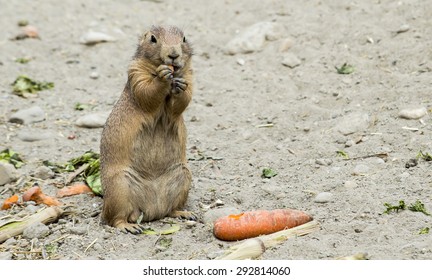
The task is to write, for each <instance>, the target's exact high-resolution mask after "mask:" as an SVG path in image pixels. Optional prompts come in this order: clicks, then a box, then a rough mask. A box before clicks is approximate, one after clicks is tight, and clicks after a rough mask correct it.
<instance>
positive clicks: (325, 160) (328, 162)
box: [315, 158, 333, 166]
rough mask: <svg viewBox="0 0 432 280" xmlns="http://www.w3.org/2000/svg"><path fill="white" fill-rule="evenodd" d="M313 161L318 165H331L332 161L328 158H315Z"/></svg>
mask: <svg viewBox="0 0 432 280" xmlns="http://www.w3.org/2000/svg"><path fill="white" fill-rule="evenodd" d="M315 163H316V164H318V165H324V166H328V165H331V164H332V163H333V161H332V160H331V159H329V158H319V159H316V160H315Z"/></svg>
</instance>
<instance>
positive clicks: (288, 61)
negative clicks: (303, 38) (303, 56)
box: [282, 53, 301, 68]
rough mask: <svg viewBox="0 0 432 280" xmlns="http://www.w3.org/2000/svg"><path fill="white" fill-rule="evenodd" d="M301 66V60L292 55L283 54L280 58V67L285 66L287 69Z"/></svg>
mask: <svg viewBox="0 0 432 280" xmlns="http://www.w3.org/2000/svg"><path fill="white" fill-rule="evenodd" d="M300 64H301V60H300V59H299V58H298V57H297V56H296V55H295V54H292V53H287V54H284V56H283V57H282V65H284V66H287V67H289V68H295V67H297V66H299V65H300Z"/></svg>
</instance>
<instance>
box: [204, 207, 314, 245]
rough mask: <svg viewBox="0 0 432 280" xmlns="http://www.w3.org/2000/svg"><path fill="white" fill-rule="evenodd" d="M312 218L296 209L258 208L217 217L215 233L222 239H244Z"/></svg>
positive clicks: (295, 224) (285, 227)
mask: <svg viewBox="0 0 432 280" xmlns="http://www.w3.org/2000/svg"><path fill="white" fill-rule="evenodd" d="M311 220H312V217H311V216H309V215H308V214H306V213H304V212H302V211H299V210H294V209H276V210H272V211H267V210H256V211H250V212H244V213H241V214H238V215H229V216H225V217H221V218H219V219H217V220H216V221H215V222H214V227H213V233H214V235H215V236H216V237H217V238H219V239H221V240H226V241H233V240H242V239H246V238H251V237H256V236H260V235H264V234H270V233H274V232H277V231H280V230H284V229H289V228H293V227H296V226H299V225H302V224H305V223H307V222H309V221H311Z"/></svg>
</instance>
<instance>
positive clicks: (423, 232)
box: [419, 227, 429, 234]
mask: <svg viewBox="0 0 432 280" xmlns="http://www.w3.org/2000/svg"><path fill="white" fill-rule="evenodd" d="M428 233H429V228H428V227H425V228H422V229H421V230H420V231H419V234H428Z"/></svg>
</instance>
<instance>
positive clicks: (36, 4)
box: [0, 0, 432, 259]
mask: <svg viewBox="0 0 432 280" xmlns="http://www.w3.org/2000/svg"><path fill="white" fill-rule="evenodd" d="M326 2H329V1H300V0H298V1H297V0H295V1H283V0H274V1H246V0H245V1H228V0H225V1H212V2H211V3H210V2H209V3H206V4H203V2H202V1H197V0H192V1H182V3H181V4H180V2H179V1H174V0H172V1H171V0H170V1H168V0H167V1H165V0H161V1H138V0H128V1H102V0H98V1H62V2H61V3H59V2H58V1H52V0H47V1H6V0H1V1H0V6H1V12H0V14H1V17H0V26H2V28H1V31H0V77H1V79H0V100H1V101H0V116H1V118H0V135H1V137H2V138H1V143H0V150H3V149H6V148H10V149H12V150H14V151H16V152H18V153H19V154H21V155H22V156H23V158H24V159H25V161H26V165H24V166H23V167H22V168H20V169H19V170H18V171H19V173H20V177H19V178H21V180H18V181H14V182H10V183H7V184H5V185H4V186H0V201H3V200H4V199H6V198H7V197H10V196H11V195H13V194H15V193H18V194H20V193H22V191H24V190H25V189H26V188H28V187H29V186H30V185H31V184H32V182H35V181H37V182H39V184H40V186H41V187H42V189H43V191H44V192H45V193H47V194H50V195H55V193H56V191H57V189H58V188H61V187H63V186H64V180H65V177H66V176H67V175H65V174H57V175H56V176H55V177H54V178H48V179H44V180H42V179H39V178H36V177H35V176H34V172H35V170H37V169H38V168H40V166H41V165H42V163H41V162H42V161H44V160H49V161H52V162H65V161H68V160H69V159H71V158H74V157H77V156H80V155H82V154H83V153H84V152H85V151H88V150H94V151H98V150H99V140H100V134H101V128H93V129H89V128H83V127H78V126H77V125H76V123H75V122H76V120H77V119H78V118H80V117H82V116H84V115H88V114H91V113H103V114H107V113H109V111H110V110H111V108H112V106H113V104H114V102H115V101H116V100H117V98H118V97H119V95H120V93H121V91H122V90H123V87H124V84H125V82H126V69H127V66H128V63H129V62H130V58H131V56H132V55H133V53H134V52H135V48H136V44H137V38H138V36H139V34H140V33H141V32H143V31H144V30H145V29H147V28H148V27H149V26H151V25H152V24H175V25H178V26H179V27H181V28H183V29H184V31H185V33H186V36H187V37H188V39H189V40H190V41H191V42H192V43H193V46H194V49H195V56H194V58H193V59H194V62H193V65H194V71H195V92H194V98H193V101H192V102H191V104H190V106H189V108H188V110H187V111H186V112H185V114H184V117H185V120H186V124H187V127H188V133H189V134H188V157H189V158H190V159H191V160H190V161H189V164H190V168H191V170H192V173H193V176H194V181H193V186H192V188H191V190H190V196H189V200H188V205H187V209H188V210H192V211H194V212H195V213H196V214H197V215H198V216H199V217H200V218H201V220H200V222H198V223H197V224H196V225H193V226H187V225H186V224H185V222H184V221H180V220H175V219H171V218H166V219H164V220H161V221H155V222H151V223H147V224H145V226H146V227H149V228H153V229H156V230H159V229H163V228H166V227H167V226H169V224H170V223H176V224H179V225H180V227H181V229H180V230H179V231H178V232H175V233H174V234H171V235H166V236H162V237H160V236H157V235H138V236H135V235H131V234H122V233H119V232H118V231H117V230H115V229H113V228H111V227H108V226H106V225H104V224H103V223H102V222H101V220H100V210H101V206H102V198H101V197H97V196H92V195H88V194H82V195H77V196H73V197H69V198H63V199H61V201H62V202H63V203H64V204H66V205H70V206H71V207H70V209H72V213H69V214H68V215H64V216H63V217H62V218H61V219H60V220H59V221H57V222H54V223H51V224H49V225H48V231H47V232H42V233H40V234H39V236H37V237H32V235H31V234H29V233H27V234H26V235H25V236H23V235H20V236H16V237H15V238H12V239H9V240H7V241H6V242H4V243H3V244H0V253H1V254H2V256H3V258H6V259H7V258H9V259H41V258H51V259H56V258H57V259H213V258H216V257H217V256H219V255H220V254H221V252H222V251H223V250H224V249H226V248H228V247H229V246H230V245H231V243H229V242H223V241H219V240H217V239H215V237H214V236H213V235H212V226H211V225H209V224H206V223H205V222H204V217H206V215H209V212H210V213H211V212H212V211H213V212H215V211H216V208H229V207H234V208H236V209H238V211H248V210H255V209H276V208H285V207H287V208H294V209H299V210H302V211H305V212H307V213H309V214H311V215H312V216H313V217H314V219H315V220H317V221H318V222H319V223H320V224H321V229H320V230H319V231H318V232H315V233H312V234H309V235H306V236H302V237H298V238H293V239H289V240H287V241H286V242H284V243H283V244H281V245H278V246H276V247H274V248H272V249H269V250H267V251H266V252H265V253H264V254H263V255H262V256H261V259H334V258H337V257H340V256H347V255H353V254H356V253H367V255H368V257H369V258H370V259H432V245H431V244H432V241H431V240H432V239H431V234H432V233H429V234H419V232H420V231H421V230H422V229H424V228H427V227H431V226H432V218H431V217H430V216H427V215H425V214H423V213H420V212H413V211H409V210H404V211H399V212H398V213H390V214H383V212H384V211H385V210H386V207H385V206H384V203H390V204H393V205H396V204H398V202H399V200H404V201H405V202H406V204H407V205H410V204H411V203H414V202H416V201H417V200H420V201H421V202H422V203H424V205H425V207H426V209H427V210H429V211H430V212H432V180H431V174H432V173H431V163H430V162H428V161H426V160H424V159H419V160H418V162H417V165H416V166H413V167H410V168H406V166H405V165H406V163H407V162H408V161H409V160H410V159H413V158H415V157H416V156H417V154H418V153H419V151H424V152H432V143H431V141H432V140H431V139H432V129H431V119H430V116H429V115H427V114H426V115H425V116H423V117H422V118H420V119H405V118H401V117H399V112H400V111H401V110H403V109H420V108H426V109H427V110H428V111H429V113H430V109H431V108H432V100H431V96H432V95H431V94H432V92H431V88H432V73H431V71H432V29H431V25H430V23H431V18H432V4H431V2H430V1H429V0H406V1H390V0H383V1H348V2H347V1H330V2H331V3H332V4H327V3H326ZM20 20H27V21H28V22H29V24H31V25H33V26H35V27H37V29H38V31H39V35H40V39H31V38H29V39H24V40H11V38H14V37H15V36H16V35H17V34H19V33H20V27H18V22H19V21H20ZM260 22H270V23H275V24H277V25H278V26H279V27H281V28H282V31H280V32H279V33H278V34H276V36H274V37H273V38H270V37H271V36H270V37H269V36H268V38H267V39H269V40H266V41H265V42H264V43H263V45H262V47H261V48H260V50H257V51H253V52H249V53H237V54H234V55H229V54H226V51H225V50H226V46H227V44H228V42H230V41H231V40H232V39H233V38H236V37H238V36H240V35H241V34H242V32H243V31H244V30H245V29H246V28H248V27H250V26H253V25H254V24H256V23H260ZM90 30H92V31H97V32H103V33H105V34H107V35H109V36H112V37H113V38H115V39H116V40H115V41H113V42H106V43H100V44H96V45H93V46H87V45H83V44H81V43H80V38H81V36H82V35H84V34H86V33H87V32H88V31H90ZM21 57H28V58H31V60H30V61H29V62H28V63H27V64H20V63H17V62H15V59H16V58H21ZM284 58H288V59H290V60H291V62H288V63H285V64H289V65H291V67H288V66H285V65H283V64H282V62H283V61H284ZM292 60H294V62H296V63H294V64H293V63H292ZM344 63H348V64H350V65H353V66H354V72H353V73H351V74H346V75H343V74H338V73H337V71H336V69H335V67H340V66H341V65H343V64H344ZM21 74H25V75H28V76H29V77H31V78H33V79H35V80H40V81H49V82H54V84H55V87H54V88H53V89H51V90H44V91H41V92H39V93H38V95H37V97H32V98H23V97H19V96H17V95H15V94H13V93H12V86H11V83H12V82H13V81H14V80H15V79H16V77H18V76H19V75H21ZM76 103H83V104H88V103H90V104H91V105H92V106H91V107H90V108H86V109H85V110H83V111H77V110H75V108H74V107H75V104H76ZM35 105H37V106H39V107H40V108H42V109H43V111H44V114H45V120H43V121H40V122H35V123H31V124H23V125H19V124H14V123H11V122H9V118H10V116H11V115H12V114H13V113H14V112H15V111H18V110H22V109H27V108H30V107H33V106H35ZM20 133H28V134H31V135H41V134H42V135H49V137H45V138H44V137H42V138H44V139H41V140H38V141H33V142H28V141H23V140H21V139H23V138H22V137H19V135H20ZM198 151H199V154H200V155H205V157H200V156H199V155H198ZM338 151H343V152H345V153H346V154H347V155H348V156H349V159H346V158H344V157H343V156H342V155H341V154H338V153H337V152H338ZM263 168H272V169H274V170H276V171H277V173H278V174H277V176H275V177H272V178H262V177H261V174H262V170H263ZM323 193H324V194H323ZM328 193H330V194H328ZM317 195H319V196H318V197H317ZM217 200H220V201H221V202H222V203H223V205H219V206H216V208H210V209H207V208H208V207H206V206H208V205H212V204H213V205H212V206H214V202H215V201H217ZM317 200H318V201H317ZM41 207H42V206H34V205H31V204H30V205H27V206H26V205H23V206H21V207H14V208H12V209H10V210H6V211H0V218H1V219H2V220H0V221H4V220H6V219H8V218H11V217H12V218H22V217H24V216H26V215H29V214H31V213H32V212H34V211H37V210H38V209H39V208H41ZM35 208H36V209H35ZM228 211H229V210H228ZM31 251H32V252H36V253H30V252H31ZM38 252H39V253H38Z"/></svg>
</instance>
